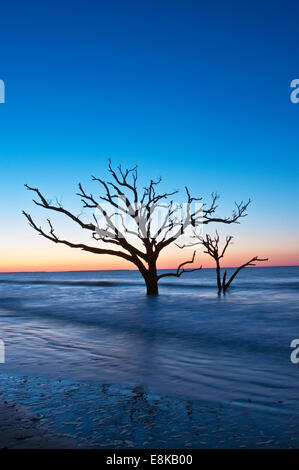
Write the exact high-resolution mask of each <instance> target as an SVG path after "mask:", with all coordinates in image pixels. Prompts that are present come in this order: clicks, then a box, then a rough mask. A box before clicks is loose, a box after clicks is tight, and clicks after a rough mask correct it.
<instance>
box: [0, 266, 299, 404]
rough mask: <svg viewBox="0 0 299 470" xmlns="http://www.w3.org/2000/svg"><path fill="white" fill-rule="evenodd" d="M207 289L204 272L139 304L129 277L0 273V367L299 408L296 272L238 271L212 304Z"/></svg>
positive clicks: (210, 282)
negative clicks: (1, 360) (294, 344)
mask: <svg viewBox="0 0 299 470" xmlns="http://www.w3.org/2000/svg"><path fill="white" fill-rule="evenodd" d="M215 282H216V279H215V271H214V270H213V269H205V270H202V271H198V272H194V273H191V274H185V277H183V276H182V277H181V278H180V279H172V278H168V279H164V280H163V281H161V282H160V295H159V296H158V297H147V296H146V295H145V287H144V284H143V281H142V279H141V277H140V275H139V273H138V272H136V271H92V272H66V273H16V274H7V273H3V274H0V338H1V339H3V340H4V341H5V345H6V363H5V364H0V372H1V370H2V371H3V372H5V373H7V372H11V373H16V374H21V375H27V374H28V375H31V376H44V377H47V378H55V379H59V378H60V379H69V380H80V381H81V380H83V381H92V382H98V383H101V384H103V383H107V384H108V383H109V384H111V383H117V384H121V385H124V386H127V385H129V386H142V387H144V388H145V389H147V390H149V391H152V392H158V393H164V394H168V395H172V396H178V397H184V398H185V399H203V400H205V399H208V400H212V401H213V400H215V401H217V402H219V401H221V402H227V403H228V402H230V403H232V402H234V403H240V404H241V403H242V402H243V401H245V400H248V399H249V398H250V399H252V400H254V402H255V404H257V406H261V407H263V406H271V403H273V402H277V401H287V403H288V404H289V405H288V406H289V407H290V409H291V410H292V412H295V411H296V412H298V411H299V406H298V404H297V402H298V398H299V364H292V363H291V361H290V354H291V351H292V350H291V348H290V343H291V341H292V340H293V339H294V338H299V267H276V268H265V267H260V268H248V269H244V270H243V271H242V272H241V273H240V274H239V276H238V277H237V278H236V279H235V281H234V284H233V285H232V288H231V289H230V291H229V292H228V293H227V294H226V295H225V296H221V297H218V296H217V290H216V286H215ZM288 406H287V407H286V411H287V409H288Z"/></svg>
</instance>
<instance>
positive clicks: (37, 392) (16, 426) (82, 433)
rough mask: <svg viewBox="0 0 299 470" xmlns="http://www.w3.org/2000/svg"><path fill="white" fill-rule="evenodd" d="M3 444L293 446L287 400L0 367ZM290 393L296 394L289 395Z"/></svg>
mask: <svg viewBox="0 0 299 470" xmlns="http://www.w3.org/2000/svg"><path fill="white" fill-rule="evenodd" d="M0 378H1V392H0V423H1V424H0V447H1V448H69V447H79V448H104V449H105V448H110V449H122V448H145V449H146V448H160V449H163V448H166V449H167V448H177V449H184V448H186V449H188V448H210V449H211V448H212V449H213V448H298V447H299V438H298V436H299V433H298V415H297V414H294V413H293V411H292V410H293V405H294V403H292V402H289V403H287V402H283V401H281V402H277V403H273V404H271V406H267V407H265V406H262V405H260V404H258V403H255V402H253V401H251V400H250V398H248V400H246V401H244V400H240V401H238V402H234V403H217V402H207V401H202V400H186V399H184V398H183V397H177V396H161V395H155V394H153V393H148V392H147V391H145V390H144V389H143V388H142V387H132V388H130V387H124V386H118V385H108V384H104V385H100V384H97V383H94V382H72V381H67V380H53V379H49V378H48V379H45V378H40V377H25V376H16V375H8V374H1V376H0ZM294 399H295V397H294Z"/></svg>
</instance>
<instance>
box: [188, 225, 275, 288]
mask: <svg viewBox="0 0 299 470" xmlns="http://www.w3.org/2000/svg"><path fill="white" fill-rule="evenodd" d="M195 238H197V239H198V242H197V243H194V244H192V245H189V246H194V245H196V244H198V243H200V244H201V245H203V246H204V248H205V251H204V253H207V254H208V255H210V256H211V257H212V258H214V260H215V262H216V276H217V287H218V294H220V293H221V292H223V293H225V292H226V290H227V289H228V288H229V286H230V285H231V283H232V281H233V280H234V279H235V277H236V275H237V274H238V273H239V272H240V271H241V269H243V268H246V267H247V266H255V265H256V264H255V262H260V261H268V258H259V257H258V256H254V257H253V258H251V259H250V260H249V261H247V262H246V263H244V264H242V265H241V266H239V267H238V268H236V269H235V271H234V272H233V274H232V275H231V277H230V278H229V280H228V281H226V277H227V272H226V271H224V274H223V277H222V279H221V266H220V260H221V259H222V258H223V257H224V255H225V252H226V250H227V248H228V247H229V245H230V243H231V241H232V239H233V237H232V236H228V237H226V239H225V243H224V245H223V247H222V249H221V248H220V247H219V242H220V237H219V235H218V232H217V231H216V235H214V237H213V238H212V237H211V236H210V235H206V236H205V238H203V237H201V236H197V235H195Z"/></svg>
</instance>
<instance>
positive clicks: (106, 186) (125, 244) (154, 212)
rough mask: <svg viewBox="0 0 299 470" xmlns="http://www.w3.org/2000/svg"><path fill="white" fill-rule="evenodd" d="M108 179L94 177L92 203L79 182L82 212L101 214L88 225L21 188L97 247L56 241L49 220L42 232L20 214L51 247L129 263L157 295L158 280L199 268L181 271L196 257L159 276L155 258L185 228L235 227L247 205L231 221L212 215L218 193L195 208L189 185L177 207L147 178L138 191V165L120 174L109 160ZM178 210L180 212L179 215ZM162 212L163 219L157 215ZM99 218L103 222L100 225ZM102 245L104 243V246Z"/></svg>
mask: <svg viewBox="0 0 299 470" xmlns="http://www.w3.org/2000/svg"><path fill="white" fill-rule="evenodd" d="M108 169H109V173H110V177H111V181H104V180H103V179H101V178H96V177H94V176H93V177H92V180H93V181H95V182H97V183H99V184H100V186H101V188H102V190H103V195H101V196H99V198H98V199H96V198H95V197H94V196H93V195H92V194H88V193H87V192H86V191H85V190H84V189H83V187H82V185H81V184H80V183H79V192H78V193H77V195H78V196H80V198H81V201H82V203H83V208H86V209H93V210H94V211H96V210H97V211H98V214H99V215H97V216H96V215H95V214H94V213H93V218H92V222H88V223H86V222H84V221H83V220H82V218H81V217H80V216H76V215H74V214H73V213H72V212H70V211H69V210H67V209H65V208H64V207H63V206H62V205H61V204H60V203H59V202H57V203H56V205H53V204H52V202H51V201H49V200H47V199H46V198H45V197H44V195H43V194H42V193H41V192H40V190H39V189H38V188H33V187H30V186H28V185H27V184H25V186H26V188H27V189H28V190H29V191H32V192H34V193H35V194H36V196H37V200H33V202H34V203H35V204H36V205H38V206H41V207H43V208H44V209H48V210H51V211H56V212H59V213H62V214H64V215H65V216H67V217H68V218H70V219H71V220H72V221H73V222H75V223H76V224H77V225H79V226H80V227H81V228H83V229H85V230H87V231H90V232H91V235H92V238H93V239H94V240H95V241H96V242H97V243H98V244H99V245H100V246H92V245H86V244H85V243H74V242H71V241H69V240H64V239H62V238H59V237H58V236H57V235H56V233H55V230H54V227H53V225H52V222H51V221H50V220H49V219H48V224H49V230H48V231H45V230H44V229H42V227H40V226H38V225H37V224H36V223H35V222H34V220H33V219H32V217H31V215H30V214H28V213H27V212H25V211H23V214H24V215H25V217H26V218H27V220H28V221H29V224H30V226H31V227H32V228H33V229H34V230H36V231H37V232H38V233H39V234H40V235H42V236H43V237H45V238H47V239H48V240H51V241H52V242H54V243H61V244H63V245H67V246H69V247H71V248H79V249H81V250H83V251H88V252H91V253H95V254H100V255H101V254H102V255H112V256H118V257H120V258H123V259H125V260H127V261H130V262H131V263H132V264H133V265H134V266H135V267H137V268H138V269H139V271H140V273H141V275H142V276H143V279H144V281H145V284H146V289H147V294H149V295H150V294H158V282H159V280H160V279H162V278H164V277H167V276H175V277H180V276H181V275H182V274H184V273H188V272H192V271H194V270H197V269H201V268H194V269H185V268H184V267H185V266H186V265H187V264H191V263H193V262H194V259H195V252H194V253H193V256H192V259H191V260H189V261H185V262H183V263H181V264H180V265H179V266H178V268H177V270H176V271H174V272H166V273H162V274H159V273H158V271H157V260H158V257H159V256H160V254H161V252H162V251H163V250H164V249H165V248H166V247H168V246H169V245H171V244H172V243H173V242H175V241H176V240H177V239H178V238H179V237H180V236H181V235H183V234H186V233H187V230H188V228H190V227H197V226H199V225H201V224H208V223H211V222H219V223H225V224H231V223H238V220H239V218H240V217H244V216H246V209H247V206H248V204H249V203H250V200H249V201H248V202H247V203H243V202H241V203H240V204H236V209H235V210H234V211H233V213H232V215H231V217H226V218H219V217H216V216H215V215H214V214H215V211H216V209H217V207H218V206H217V203H216V202H217V199H218V195H215V194H212V200H211V203H210V205H209V206H207V205H206V204H202V203H200V207H199V208H198V207H196V208H194V205H197V202H198V201H201V200H202V198H194V197H191V195H190V192H189V190H188V188H187V187H185V190H186V202H185V204H184V207H182V204H175V203H174V201H173V199H172V196H173V195H175V194H176V193H177V192H178V191H173V192H169V193H167V192H165V193H161V194H158V193H157V186H158V185H159V184H160V183H161V178H159V179H158V180H157V181H154V180H150V182H149V184H148V186H146V187H144V188H142V189H141V190H140V189H139V188H138V187H137V180H138V174H137V166H135V167H134V168H131V169H126V170H123V169H122V167H121V166H119V167H118V168H117V169H116V170H114V169H113V168H112V165H111V161H110V160H109V165H108ZM182 209H184V210H183V211H182ZM161 214H162V215H161ZM99 217H100V218H101V221H99ZM103 245H107V246H106V247H104V246H103Z"/></svg>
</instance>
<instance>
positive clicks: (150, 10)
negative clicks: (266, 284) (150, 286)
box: [0, 0, 299, 272]
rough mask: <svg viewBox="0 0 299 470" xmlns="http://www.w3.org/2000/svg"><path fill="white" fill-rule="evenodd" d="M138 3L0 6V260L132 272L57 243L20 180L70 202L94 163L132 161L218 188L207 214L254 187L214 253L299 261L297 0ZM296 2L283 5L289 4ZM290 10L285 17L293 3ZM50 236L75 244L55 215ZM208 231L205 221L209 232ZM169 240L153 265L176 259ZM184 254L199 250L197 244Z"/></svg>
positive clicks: (8, 265)
mask: <svg viewBox="0 0 299 470" xmlns="http://www.w3.org/2000/svg"><path fill="white" fill-rule="evenodd" d="M279 3H280V5H279V4H278V3H276V2H275V1H273V2H271V7H270V4H268V3H267V2H264V4H261V3H260V2H258V1H243V2H238V1H229V2H223V1H221V2H220V1H219V2H218V1H215V2H210V4H209V2H201V1H200V0H197V1H191V0H185V1H176V0H171V1H167V0H151V1H148V0H144V1H130V0H127V1H123V0H118V1H116V0H109V1H97V2H95V1H89V0H85V1H84V2H83V1H73V2H69V7H67V6H66V5H67V4H66V2H65V3H64V5H60V3H59V2H58V1H52V2H37V1H36V2H33V1H27V2H15V1H11V2H6V3H5V4H3V3H2V5H1V32H0V37H1V50H0V79H2V80H4V82H5V85H6V102H5V104H0V161H1V163H0V165H1V185H0V191H1V229H2V230H1V239H2V242H1V245H0V271H2V272H7V271H48V270H87V269H118V268H120V269H123V268H124V269H125V268H133V266H131V265H129V264H128V263H126V262H123V261H121V260H119V259H118V258H115V257H108V256H97V255H93V254H90V253H84V252H81V251H79V250H72V249H70V248H68V247H62V246H56V245H55V244H52V243H51V242H50V241H47V240H46V239H43V238H42V237H39V236H38V235H37V233H36V232H34V231H33V230H32V229H30V227H29V226H28V223H27V221H26V219H25V218H24V216H23V215H22V210H23V209H25V210H26V211H28V212H30V213H31V214H32V215H33V216H34V218H35V220H36V221H38V222H39V223H40V224H45V222H46V219H47V217H49V215H51V214H49V213H47V212H46V211H42V210H39V208H37V207H36V206H34V204H33V203H32V202H31V199H32V197H31V196H32V195H31V194H30V193H29V192H28V191H26V189H25V188H24V183H28V184H29V185H31V186H34V187H39V188H40V189H41V190H42V191H43V192H44V193H45V194H47V195H48V197H49V198H52V199H54V198H55V197H57V198H58V199H59V200H61V201H62V202H63V204H64V206H65V207H67V208H70V209H72V210H74V212H75V213H76V214H79V213H80V211H81V206H80V199H79V198H78V196H76V195H75V193H76V192H77V187H76V185H77V183H78V182H79V181H81V182H82V183H84V186H86V188H87V189H88V191H89V192H93V193H94V194H97V193H98V191H97V189H99V188H98V187H97V186H96V185H95V183H94V182H91V181H90V175H92V174H94V175H96V176H99V177H102V178H105V177H106V176H107V160H108V158H109V157H110V158H111V159H112V162H113V163H114V164H115V165H118V164H119V163H121V164H123V165H124V166H134V165H135V164H138V167H139V173H140V185H141V187H142V186H144V184H145V183H146V181H147V180H148V179H150V178H157V177H159V176H161V177H162V178H163V186H162V187H163V190H169V191H173V190H176V189H179V190H180V191H181V193H182V194H183V192H184V186H185V185H188V187H189V189H190V192H191V193H192V195H194V196H197V197H200V196H203V197H204V200H208V199H209V196H210V194H211V192H212V191H214V192H218V193H219V194H220V196H221V199H220V201H219V203H220V207H219V215H230V212H231V210H232V208H233V205H234V201H240V200H242V199H243V200H246V199H248V198H249V197H250V198H251V199H252V204H251V205H250V207H249V208H248V216H247V217H246V218H244V219H242V221H241V224H240V225H234V226H231V225H230V226H226V227H222V229H221V234H222V235H234V236H235V243H234V245H233V246H232V248H231V250H230V252H229V253H228V255H227V257H226V259H225V263H224V264H225V265H226V266H232V265H236V264H238V263H240V262H242V261H246V260H247V258H250V257H251V256H254V255H259V256H261V257H269V258H270V261H269V263H268V264H267V265H269V266H270V265H299V249H298V235H299V222H298V207H297V204H298V203H297V201H298V196H299V189H298V167H299V133H298V129H299V103H298V104H293V103H291V101H290V93H291V88H290V83H291V81H292V80H293V79H295V78H299V54H298V44H299V28H298V24H297V18H298V13H299V4H298V3H297V4H296V2H294V1H292V2H288V1H286V2H284V4H283V11H281V5H282V2H279ZM295 10H296V12H295ZM295 13H296V14H295ZM51 218H52V220H53V221H55V226H57V234H59V235H63V236H64V237H65V238H67V237H68V238H70V239H72V240H73V241H78V242H79V241H80V233H79V236H78V234H77V232H75V233H74V232H73V225H72V224H71V223H70V222H69V221H68V220H65V223H64V219H63V218H61V217H52V216H51ZM215 228H216V227H212V226H211V225H209V226H208V227H206V230H208V232H209V233H213V231H214V230H215ZM189 253H190V250H189V251H187V252H186V254H185V255H184V254H183V253H182V251H181V250H179V249H177V248H176V247H174V248H171V249H169V250H168V251H167V252H165V255H164V256H163V257H162V258H161V262H160V264H159V266H160V268H170V267H176V265H177V263H178V262H179V261H180V260H182V259H183V258H184V259H185V258H186V257H187V258H188V256H189ZM197 263H198V264H203V265H204V266H206V267H210V266H212V265H213V263H212V261H211V260H210V259H209V258H207V257H206V255H203V254H202V253H200V251H199V252H198V255H197Z"/></svg>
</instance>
